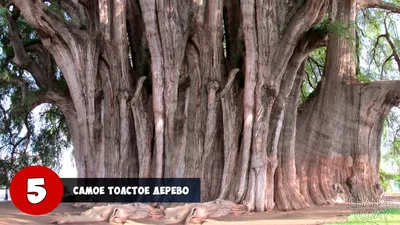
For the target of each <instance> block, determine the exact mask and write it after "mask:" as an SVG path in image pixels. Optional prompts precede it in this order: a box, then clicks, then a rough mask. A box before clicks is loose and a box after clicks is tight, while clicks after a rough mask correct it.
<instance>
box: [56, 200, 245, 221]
mask: <svg viewBox="0 0 400 225" xmlns="http://www.w3.org/2000/svg"><path fill="white" fill-rule="evenodd" d="M246 212H248V209H247V207H246V206H243V205H238V204H236V203H234V202H231V201H226V200H220V199H217V200H215V201H210V202H204V203H191V204H186V205H182V206H176V207H172V208H167V209H165V210H164V209H163V208H154V207H152V206H150V205H148V204H142V203H133V204H113V205H106V206H98V207H93V208H92V209H90V210H88V211H85V212H83V213H82V214H81V215H79V216H68V217H64V218H58V219H56V220H54V221H52V222H51V223H53V224H77V223H88V222H90V223H96V222H108V223H117V224H122V223H127V224H135V220H140V219H148V218H151V219H153V220H156V221H154V222H158V223H157V224H164V225H173V224H199V223H203V222H204V221H205V220H206V219H208V218H218V217H222V216H227V215H230V214H231V215H240V214H244V213H246Z"/></svg>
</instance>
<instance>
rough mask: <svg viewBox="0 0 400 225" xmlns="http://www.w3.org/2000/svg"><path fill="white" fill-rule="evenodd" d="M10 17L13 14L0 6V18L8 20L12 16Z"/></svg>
mask: <svg viewBox="0 0 400 225" xmlns="http://www.w3.org/2000/svg"><path fill="white" fill-rule="evenodd" d="M10 15H11V13H10V11H8V9H6V8H4V7H1V6H0V17H2V18H6V17H7V16H10Z"/></svg>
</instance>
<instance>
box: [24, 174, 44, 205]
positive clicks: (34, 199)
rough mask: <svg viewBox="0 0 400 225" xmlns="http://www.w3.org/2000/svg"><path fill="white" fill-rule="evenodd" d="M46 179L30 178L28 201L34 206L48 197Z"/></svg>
mask: <svg viewBox="0 0 400 225" xmlns="http://www.w3.org/2000/svg"><path fill="white" fill-rule="evenodd" d="M43 185H44V178H29V179H28V189H27V197H28V201H29V202H30V203H32V204H38V203H39V202H41V201H43V199H44V198H45V197H46V195H47V191H46V189H45V188H44V187H42V186H43Z"/></svg>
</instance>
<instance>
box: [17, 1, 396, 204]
mask: <svg viewBox="0 0 400 225" xmlns="http://www.w3.org/2000/svg"><path fill="white" fill-rule="evenodd" d="M14 2H15V4H16V6H17V7H18V8H19V9H20V10H21V11H22V13H23V15H24V17H25V19H26V20H27V21H28V22H29V23H30V24H31V25H32V26H33V27H34V28H35V29H36V30H37V31H38V33H39V35H40V38H41V40H42V42H43V45H44V46H45V47H46V48H47V50H48V51H49V52H51V53H52V55H53V57H54V59H55V61H56V63H57V65H58V67H59V68H60V69H61V71H62V73H63V76H64V77H65V79H66V82H67V84H68V88H69V90H70V94H71V96H70V97H71V99H72V101H70V103H69V105H63V107H62V108H63V109H64V110H63V112H65V113H67V115H66V117H67V120H68V125H69V128H70V132H71V136H72V141H73V145H74V152H75V160H76V162H77V163H76V165H77V169H78V176H79V177H199V178H201V190H202V193H201V198H202V201H208V200H213V199H216V198H226V199H230V200H235V201H236V202H238V203H244V204H246V205H247V206H248V208H249V210H251V211H265V210H267V209H272V208H274V207H275V203H276V204H277V206H278V208H279V209H283V210H290V209H299V208H303V207H306V206H307V205H309V204H313V203H316V204H324V203H326V202H327V201H330V200H331V199H332V198H333V191H332V185H333V184H334V183H340V184H342V185H344V184H345V183H346V182H347V183H349V184H350V192H351V194H352V195H353V196H356V197H363V196H370V195H372V194H373V193H374V191H370V192H368V190H370V189H369V188H368V187H372V186H373V185H375V183H376V182H378V181H379V179H378V174H377V165H378V163H379V154H378V151H377V149H379V148H378V146H379V141H378V140H379V135H380V132H381V125H382V121H383V118H384V116H385V115H386V114H387V113H388V110H389V109H390V107H391V106H392V105H393V104H395V103H398V92H396V87H398V84H397V82H393V83H392V82H387V83H385V82H383V83H382V84H380V83H373V84H367V85H362V84H359V83H357V82H356V80H355V78H354V76H355V71H354V66H353V63H352V62H353V61H352V58H351V55H352V50H351V48H350V44H349V43H350V42H349V41H348V40H346V39H344V38H343V37H338V36H335V35H330V37H329V46H328V57H327V62H326V68H325V75H324V80H323V82H322V84H321V89H320V91H319V95H318V97H316V98H315V99H312V100H310V102H308V103H307V104H305V105H303V106H302V108H303V110H302V111H301V112H300V113H299V115H297V112H296V109H297V104H298V103H297V101H298V93H299V84H300V82H301V79H302V77H303V74H304V73H303V72H304V66H302V63H303V62H304V60H305V59H306V57H307V56H308V55H309V54H310V52H311V51H312V50H313V49H315V48H316V47H318V46H320V45H321V44H324V38H325V37H324V36H325V35H324V34H322V35H321V34H320V33H319V32H315V31H313V30H312V29H311V28H313V27H314V26H315V25H316V24H317V23H319V22H320V21H321V20H322V19H323V17H324V16H325V15H326V13H327V12H328V9H331V10H332V9H334V8H335V7H336V5H338V6H339V8H338V14H337V15H338V19H340V20H344V21H345V22H347V23H349V22H350V21H353V20H354V18H355V13H356V8H355V7H356V3H355V1H354V0H351V1H345V0H342V1H339V3H338V4H333V3H336V1H328V0H307V1H262V0H241V1H240V4H239V3H237V2H233V1H228V0H226V1H223V0H203V1H202V0H193V1H187V0H138V1H127V0H114V1H111V0H98V1H76V0H71V1H68V4H69V5H70V6H71V7H70V8H65V10H66V11H68V10H67V9H75V10H72V11H68V13H69V15H70V16H72V15H74V18H75V16H76V17H77V18H79V17H82V18H85V19H82V20H81V21H78V23H82V24H81V26H79V28H78V27H76V26H75V25H74V24H71V23H69V22H67V21H65V20H63V19H62V18H60V17H59V16H58V15H55V14H54V13H52V12H51V11H49V10H47V9H44V7H45V6H44V5H43V2H42V1H39V0H29V1H28V0H14ZM68 4H67V5H68ZM83 8H85V10H76V9H83ZM333 11H335V10H333ZM223 12H225V14H224V15H223ZM235 15H236V16H237V17H235ZM239 15H240V16H239ZM238 17H239V18H240V19H238ZM239 22H240V24H237V23H239ZM224 31H225V32H224ZM224 34H225V36H224ZM223 40H226V43H225V44H226V49H224V43H223ZM243 45H244V46H243ZM243 47H244V48H243ZM225 50H226V53H227V54H229V55H228V56H226V57H225V55H224V53H225ZM243 58H244V60H242V59H243ZM236 67H237V68H236ZM241 79H244V85H241V82H240V81H241ZM385 88H390V90H392V91H391V92H390V94H387V93H388V92H387V90H386V91H385ZM376 110H378V111H376ZM296 124H297V127H296ZM351 159H352V160H351ZM366 162H369V163H370V165H369V166H366V165H367V164H365V163H366ZM327 165H329V166H327ZM343 168H345V169H343ZM371 190H373V189H371Z"/></svg>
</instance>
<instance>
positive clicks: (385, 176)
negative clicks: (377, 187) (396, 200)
mask: <svg viewBox="0 0 400 225" xmlns="http://www.w3.org/2000/svg"><path fill="white" fill-rule="evenodd" d="M379 174H380V182H381V185H382V187H383V189H384V190H385V191H387V190H389V181H390V180H395V181H400V174H392V173H388V172H385V171H383V170H380V171H379Z"/></svg>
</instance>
